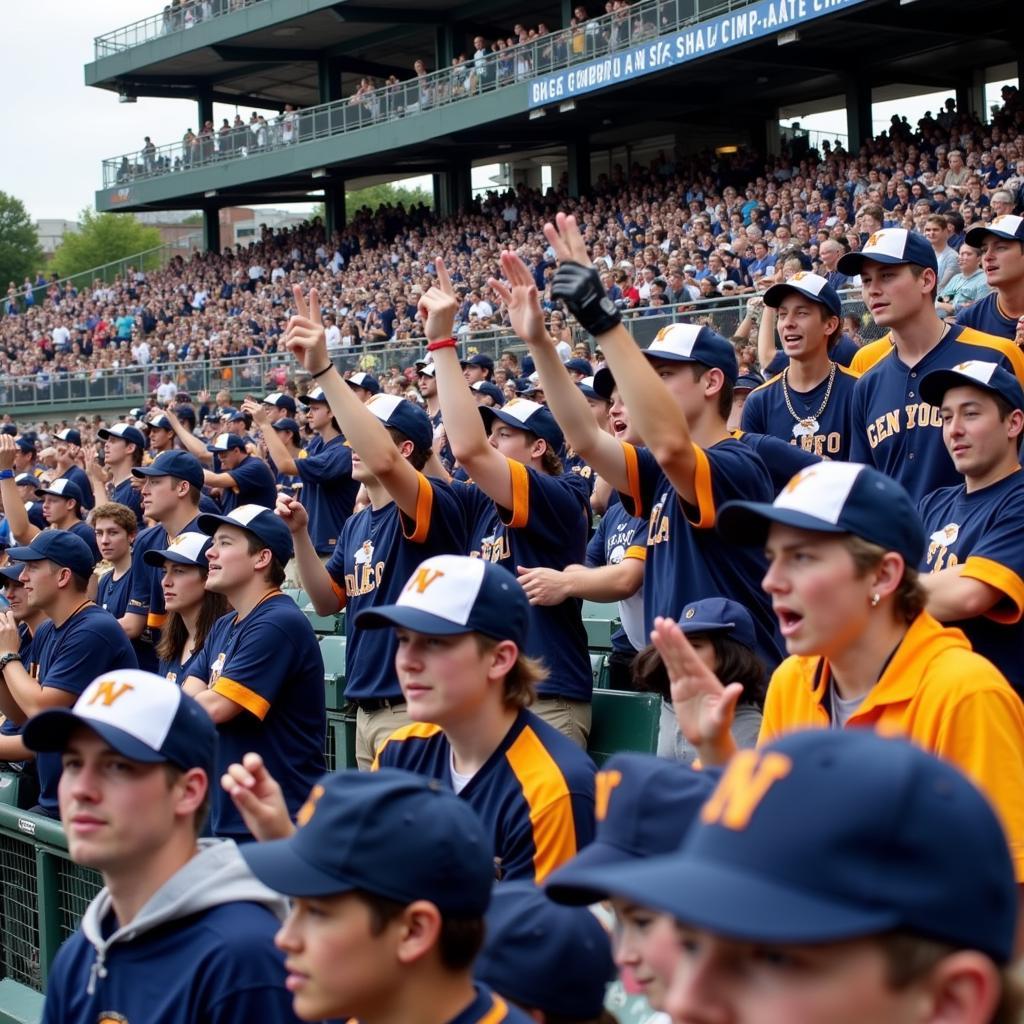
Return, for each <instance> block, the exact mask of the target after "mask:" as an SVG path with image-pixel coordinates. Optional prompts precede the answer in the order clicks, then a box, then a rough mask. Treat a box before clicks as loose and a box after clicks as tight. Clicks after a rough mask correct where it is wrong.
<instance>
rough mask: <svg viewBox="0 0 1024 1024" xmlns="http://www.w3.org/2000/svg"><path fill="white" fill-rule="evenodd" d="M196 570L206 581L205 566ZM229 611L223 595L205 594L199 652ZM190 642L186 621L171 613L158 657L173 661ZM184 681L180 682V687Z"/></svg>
mask: <svg viewBox="0 0 1024 1024" xmlns="http://www.w3.org/2000/svg"><path fill="white" fill-rule="evenodd" d="M196 568H197V569H198V570H199V572H200V573H201V574H202V577H203V579H204V580H205V579H206V575H207V571H208V570H207V569H206V567H205V566H202V565H197V566H196ZM228 611H229V605H228V599H227V598H226V597H225V596H224V595H223V594H217V593H214V592H213V591H212V590H207V591H206V592H205V593H204V594H203V604H202V607H201V608H200V609H199V617H198V618H197V619H196V643H195V648H194V649H195V650H197V651H198V650H199V648H200V647H202V646H203V644H205V643H206V638H207V637H208V636H209V635H210V630H211V629H213V624H214V623H215V622H216V621H217V620H218V619H219V618H220V617H221V616H222V615H226V614H227V613H228ZM186 640H188V630H187V629H186V628H185V621H184V619H182V617H181V616H180V615H179V614H178V613H177V612H169V613H168V615H167V621H166V622H165V623H164V625H163V626H161V627H160V639H159V640H158V641H157V645H156V648H155V650H156V656H157V657H158V658H159V659H160V660H161V661H172V660H174V659H176V658H177V657H178V655H179V654H180V653H181V650H182V648H183V647H184V646H185V641H186ZM183 682H184V680H183V679H179V680H178V685H179V686H180V685H181V684H182V683H183Z"/></svg>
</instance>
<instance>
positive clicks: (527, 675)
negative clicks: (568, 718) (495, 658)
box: [473, 633, 548, 708]
mask: <svg viewBox="0 0 1024 1024" xmlns="http://www.w3.org/2000/svg"><path fill="white" fill-rule="evenodd" d="M473 636H474V638H475V639H476V648H477V651H478V652H479V653H480V655H481V656H483V655H485V654H487V653H488V652H490V651H493V650H494V648H495V647H497V646H498V643H499V642H500V641H498V640H495V639H494V637H490V636H485V635H484V634H483V633H474V634H473ZM547 677H548V670H547V668H545V666H544V662H542V661H541V660H540V659H539V658H531V657H530V656H529V655H527V654H523V652H522V651H520V652H519V657H518V658H516V663H515V664H514V665H513V666H512V668H511V669H509V671H508V674H507V675H506V676H505V679H504V682H503V683H502V688H503V691H504V696H505V707H508V708H528V707H529V706H530V705H531V704H532V703H533V702H534V700H536V698H537V687H538V686H540V684H541V683H543V682H544V680H545V679H547Z"/></svg>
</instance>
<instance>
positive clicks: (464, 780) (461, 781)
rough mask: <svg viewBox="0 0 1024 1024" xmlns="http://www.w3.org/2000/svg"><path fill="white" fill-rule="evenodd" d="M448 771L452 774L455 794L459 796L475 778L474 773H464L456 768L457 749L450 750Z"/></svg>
mask: <svg viewBox="0 0 1024 1024" xmlns="http://www.w3.org/2000/svg"><path fill="white" fill-rule="evenodd" d="M448 771H449V772H450V773H451V776H452V789H454V790H455V795H456V796H458V795H459V794H460V793H461V792H462V791H463V790H464V789H465V788H466V787H467V786H468V785H469V783H470V780H471V779H472V778H473V776H472V775H463V774H461V773H460V772H457V771H456V770H455V751H454V750H449V751H448Z"/></svg>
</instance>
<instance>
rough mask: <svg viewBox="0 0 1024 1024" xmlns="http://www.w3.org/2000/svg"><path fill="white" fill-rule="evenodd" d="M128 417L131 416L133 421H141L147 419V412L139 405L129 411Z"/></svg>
mask: <svg viewBox="0 0 1024 1024" xmlns="http://www.w3.org/2000/svg"><path fill="white" fill-rule="evenodd" d="M128 415H129V416H131V417H132V418H133V419H136V420H141V419H144V418H145V416H146V410H145V409H143V408H142V406H141V405H137V406H136V407H135V408H134V409H129V410H128Z"/></svg>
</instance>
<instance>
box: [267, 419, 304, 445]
mask: <svg viewBox="0 0 1024 1024" xmlns="http://www.w3.org/2000/svg"><path fill="white" fill-rule="evenodd" d="M270 425H271V426H272V427H273V428H274V430H280V431H281V432H282V433H284V432H288V433H290V434H292V435H294V437H295V440H296V441H298V439H299V437H300V436H301V435H300V433H299V425H298V423H296V422H295V420H293V419H292V418H291V416H282V417H281V418H280V419H279V420H278V421H277V422H276V423H271V424H270Z"/></svg>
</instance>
